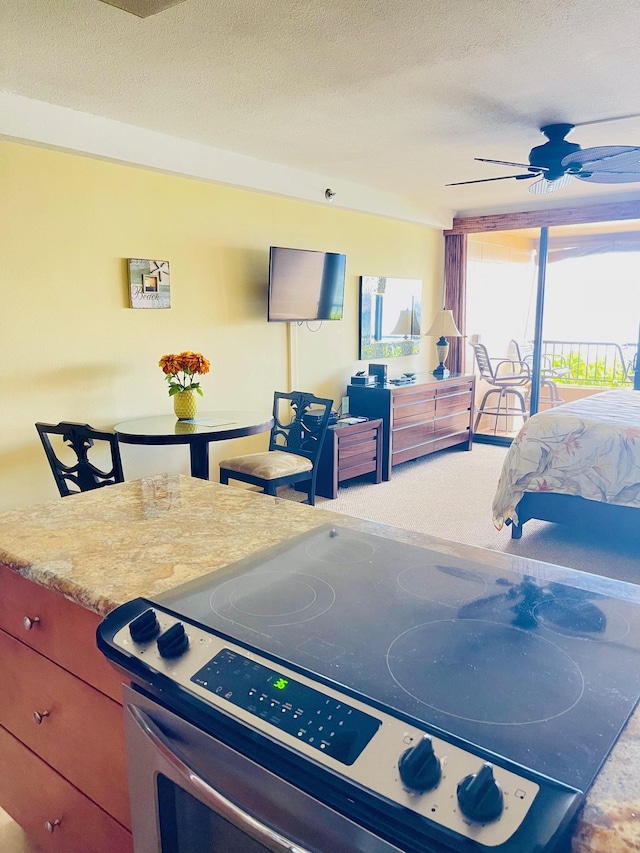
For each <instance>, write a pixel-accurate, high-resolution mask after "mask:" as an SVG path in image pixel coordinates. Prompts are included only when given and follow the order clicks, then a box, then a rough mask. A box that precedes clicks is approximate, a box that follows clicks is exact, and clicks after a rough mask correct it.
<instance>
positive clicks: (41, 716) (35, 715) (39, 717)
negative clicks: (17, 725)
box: [33, 711, 49, 725]
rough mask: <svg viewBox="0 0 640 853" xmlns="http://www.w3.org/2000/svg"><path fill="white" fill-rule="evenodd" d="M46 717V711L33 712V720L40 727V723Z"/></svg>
mask: <svg viewBox="0 0 640 853" xmlns="http://www.w3.org/2000/svg"><path fill="white" fill-rule="evenodd" d="M48 716H49V712H48V711H34V712H33V719H34V720H35V721H36V723H37V724H38V725H40V723H41V722H42V721H43V720H44V718H45V717H48Z"/></svg>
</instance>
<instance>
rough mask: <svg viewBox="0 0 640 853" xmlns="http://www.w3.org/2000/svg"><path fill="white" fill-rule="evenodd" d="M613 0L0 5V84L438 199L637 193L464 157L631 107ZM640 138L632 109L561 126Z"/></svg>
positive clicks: (628, 34)
mask: <svg viewBox="0 0 640 853" xmlns="http://www.w3.org/2000/svg"><path fill="white" fill-rule="evenodd" d="M639 37H640V4H638V3H630V2H628V0H609V2H608V3H602V2H601V0H597V2H596V0H551V2H549V1H548V0H517V1H516V0H270V2H267V0H227V2H224V3H221V2H212V0H185V2H182V3H180V4H178V5H176V6H173V7H171V8H168V9H166V10H165V11H162V12H159V13H158V14H155V15H153V16H151V17H148V18H138V17H134V16H133V15H131V14H129V13H127V12H124V11H122V10H121V9H118V8H115V7H113V6H110V5H107V4H106V3H103V2H98V0H0V90H2V91H6V92H10V93H14V94H19V95H24V96H27V97H30V98H35V99H38V100H41V101H46V102H50V103H53V104H57V105H60V106H66V107H72V108H74V109H76V110H80V111H83V112H87V113H92V114H95V115H99V116H105V117H108V118H112V119H117V120H120V121H123V122H126V123H129V124H133V125H138V126H141V127H144V128H148V129H152V130H156V131H160V132H162V133H165V134H169V135H171V136H175V137H179V138H183V139H188V140H193V141H197V142H200V143H205V144H208V145H212V146H215V147H217V148H222V149H226V150H229V151H235V152H239V153H243V154H246V155H250V156H252V157H256V158H259V159H262V160H267V161H271V162H274V163H282V164H286V165H289V166H293V167H296V168H298V169H302V170H308V171H312V172H314V173H317V174H324V175H330V176H332V179H333V178H335V180H336V182H339V180H341V179H342V180H345V181H346V180H348V181H352V182H356V183H359V184H362V185H365V186H367V187H374V188H377V189H381V190H386V191H390V192H393V193H397V194H399V195H401V196H403V197H405V198H407V199H409V200H411V201H412V202H415V203H416V204H417V205H424V204H425V203H427V202H428V203H431V204H435V205H439V206H442V207H446V208H449V209H452V210H454V211H467V212H469V211H477V212H481V211H482V212H484V211H489V210H501V209H525V208H531V207H535V206H538V207H540V206H543V207H548V206H550V204H551V203H553V204H559V203H564V204H574V203H575V202H576V201H577V200H578V199H585V198H591V199H595V200H596V201H606V200H610V199H613V198H640V183H638V184H623V185H616V186H613V187H612V186H610V185H609V186H607V185H604V186H600V187H598V186H595V185H593V184H585V183H582V184H581V183H580V182H579V181H574V183H573V184H572V185H571V186H570V187H568V188H566V189H564V190H561V191H559V192H557V193H555V194H553V195H550V196H541V197H540V196H538V197H533V196H531V195H530V194H529V193H528V192H527V184H526V183H525V182H521V181H513V180H510V181H497V182H492V183H486V184H478V185H475V186H467V187H448V188H447V187H445V186H444V184H446V183H447V182H450V181H463V180H472V179H474V178H489V177H494V176H497V175H507V174H512V173H513V172H514V171H517V170H514V169H512V168H509V167H503V166H492V165H489V164H486V163H477V162H474V159H473V158H474V157H490V158H496V159H504V160H516V161H518V162H526V160H527V156H528V152H529V149H530V148H532V147H533V146H534V145H538V144H541V143H543V142H544V141H545V139H544V138H543V137H542V135H541V134H540V133H539V130H538V129H539V127H540V126H541V125H543V124H546V123H549V122H559V121H563V122H571V123H578V122H588V121H592V120H599V119H603V118H607V117H611V116H621V115H630V114H638V113H640V60H639V58H638V57H639V54H638V43H639ZM569 139H570V141H572V142H579V143H580V144H581V145H582V146H583V147H590V146H592V145H603V144H619V145H638V144H640V118H628V119H626V120H622V121H616V122H613V123H600V124H593V125H590V126H585V127H578V128H576V129H575V130H574V131H573V132H572V133H571V135H570V137H569Z"/></svg>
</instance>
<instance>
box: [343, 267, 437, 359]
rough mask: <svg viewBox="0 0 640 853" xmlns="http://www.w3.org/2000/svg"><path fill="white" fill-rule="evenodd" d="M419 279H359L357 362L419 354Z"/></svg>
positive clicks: (420, 319)
mask: <svg viewBox="0 0 640 853" xmlns="http://www.w3.org/2000/svg"><path fill="white" fill-rule="evenodd" d="M421 315H422V280H421V279H419V278H393V277H391V276H377V275H363V276H361V278H360V349H359V353H358V357H359V358H360V359H365V360H369V359H376V358H394V357H396V356H403V355H417V354H418V353H419V352H420V324H421V322H422V316H421Z"/></svg>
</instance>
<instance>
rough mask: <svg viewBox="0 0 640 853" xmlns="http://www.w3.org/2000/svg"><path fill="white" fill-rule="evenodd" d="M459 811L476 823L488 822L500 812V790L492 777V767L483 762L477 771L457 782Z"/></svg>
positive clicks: (498, 815)
mask: <svg viewBox="0 0 640 853" xmlns="http://www.w3.org/2000/svg"><path fill="white" fill-rule="evenodd" d="M457 793H458V805H459V806H460V811H461V812H462V813H463V815H465V817H468V818H469V820H473V821H475V822H476V823H488V822H489V821H492V820H495V819H496V818H498V817H500V815H501V814H502V791H501V790H500V787H499V786H498V783H497V782H496V780H495V779H494V777H493V767H492V766H491V765H490V764H485V765H484V766H483V767H482V769H481V770H479V771H478V772H477V773H472V774H471V775H469V776H465V777H464V779H463V780H462V781H461V782H459V783H458V792H457Z"/></svg>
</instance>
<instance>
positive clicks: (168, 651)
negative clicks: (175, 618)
mask: <svg viewBox="0 0 640 853" xmlns="http://www.w3.org/2000/svg"><path fill="white" fill-rule="evenodd" d="M188 648H189V636H188V634H187V632H186V631H185V630H184V625H183V624H182V622H176V624H175V625H172V626H171V627H170V628H167V630H166V631H165V632H164V634H160V636H159V637H158V651H159V652H160V657H162V658H177V657H179V656H180V655H181V654H183V653H184V652H186V650H187V649H188Z"/></svg>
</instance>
